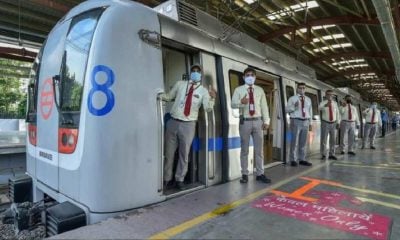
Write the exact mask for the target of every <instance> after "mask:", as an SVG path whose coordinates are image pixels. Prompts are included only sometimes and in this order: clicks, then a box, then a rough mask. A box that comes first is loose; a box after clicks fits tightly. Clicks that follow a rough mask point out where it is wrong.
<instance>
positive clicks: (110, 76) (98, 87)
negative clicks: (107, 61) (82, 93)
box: [87, 65, 115, 116]
mask: <svg viewBox="0 0 400 240" xmlns="http://www.w3.org/2000/svg"><path fill="white" fill-rule="evenodd" d="M99 72H104V73H105V74H106V75H107V80H106V82H105V83H104V84H98V83H97V82H96V75H97V73H99ZM90 81H91V83H92V86H93V88H92V89H90V92H89V97H88V102H87V104H88V108H89V112H90V113H91V114H93V115H95V116H104V115H106V114H107V113H109V112H110V111H111V110H112V109H113V107H114V103H115V98H114V93H113V92H112V91H111V90H110V89H109V88H110V87H111V85H113V83H114V72H113V71H112V70H111V68H109V67H107V66H104V65H97V66H95V67H94V68H93V71H92V75H91V79H90ZM97 91H100V92H102V93H104V94H105V95H106V97H107V102H106V104H105V106H104V107H102V108H100V109H97V108H95V107H94V106H93V102H92V99H93V94H94V93H95V92H97Z"/></svg>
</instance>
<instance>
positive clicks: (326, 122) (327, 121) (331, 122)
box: [322, 120, 336, 123]
mask: <svg viewBox="0 0 400 240" xmlns="http://www.w3.org/2000/svg"><path fill="white" fill-rule="evenodd" d="M322 121H323V122H326V123H336V121H334V122H329V121H325V120H322Z"/></svg>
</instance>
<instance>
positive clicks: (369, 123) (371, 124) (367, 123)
mask: <svg viewBox="0 0 400 240" xmlns="http://www.w3.org/2000/svg"><path fill="white" fill-rule="evenodd" d="M367 124H371V125H374V124H375V123H370V122H367Z"/></svg>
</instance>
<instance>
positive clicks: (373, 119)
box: [371, 109, 375, 123]
mask: <svg viewBox="0 0 400 240" xmlns="http://www.w3.org/2000/svg"><path fill="white" fill-rule="evenodd" d="M371 123H375V109H374V110H372V117H371Z"/></svg>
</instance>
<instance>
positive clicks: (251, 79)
mask: <svg viewBox="0 0 400 240" xmlns="http://www.w3.org/2000/svg"><path fill="white" fill-rule="evenodd" d="M255 81H256V78H255V77H253V76H247V77H245V78H244V82H245V83H246V84H247V85H253V84H254V82H255Z"/></svg>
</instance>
